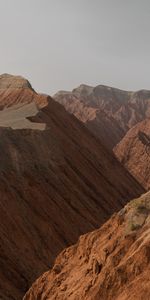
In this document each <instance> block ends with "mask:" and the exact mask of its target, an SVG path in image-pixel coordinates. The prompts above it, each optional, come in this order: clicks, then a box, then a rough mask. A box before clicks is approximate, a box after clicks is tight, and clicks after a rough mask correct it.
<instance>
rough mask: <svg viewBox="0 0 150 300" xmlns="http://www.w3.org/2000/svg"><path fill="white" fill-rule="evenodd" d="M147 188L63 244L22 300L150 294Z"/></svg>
mask: <svg viewBox="0 0 150 300" xmlns="http://www.w3.org/2000/svg"><path fill="white" fill-rule="evenodd" d="M149 233H150V192H149V193H147V194H145V195H143V196H141V197H140V198H139V199H134V200H133V201H131V202H130V203H129V204H127V205H126V206H125V208H123V209H122V210H121V211H120V212H119V213H116V214H114V215H113V216H112V217H111V218H110V220H109V221H108V222H107V223H105V224H104V225H103V226H102V227H101V228H100V229H98V230H96V231H93V232H91V233H88V234H86V235H83V236H81V237H80V239H79V241H78V243H77V244H76V245H74V246H71V247H70V248H67V249H65V250H64V251H63V252H62V253H61V254H60V255H59V256H58V257H57V259H56V261H55V264H54V266H53V268H52V269H51V270H50V271H49V272H47V273H45V274H44V275H42V276H41V277H40V278H39V279H38V280H37V281H36V282H35V283H34V284H33V285H32V287H31V289H30V290H29V291H28V293H27V294H26V296H25V297H24V300H34V299H40V300H44V299H51V300H53V299H59V300H64V299H69V300H76V299H80V300H106V299H107V300H128V299H130V300H135V299H139V300H140V299H147V300H148V299H150V281H149V275H150V235H149Z"/></svg>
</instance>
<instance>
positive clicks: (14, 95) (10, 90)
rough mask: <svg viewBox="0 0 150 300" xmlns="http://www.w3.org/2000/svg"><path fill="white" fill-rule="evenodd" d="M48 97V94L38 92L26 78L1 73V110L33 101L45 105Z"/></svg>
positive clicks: (41, 105)
mask: <svg viewBox="0 0 150 300" xmlns="http://www.w3.org/2000/svg"><path fill="white" fill-rule="evenodd" d="M47 99H48V97H47V96H43V95H39V94H37V93H36V92H35V91H34V90H33V88H32V86H31V84H30V83H29V81H28V80H26V79H25V78H23V77H21V76H13V75H9V74H3V75H0V110H2V109H3V108H7V107H11V106H13V105H16V104H19V105H20V104H21V103H22V104H29V103H32V102H36V103H37V104H38V106H39V107H43V106H45V105H46V104H47V103H48V100H47Z"/></svg>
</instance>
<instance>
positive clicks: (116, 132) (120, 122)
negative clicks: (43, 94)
mask: <svg viewBox="0 0 150 300" xmlns="http://www.w3.org/2000/svg"><path fill="white" fill-rule="evenodd" d="M54 99H55V100H56V101H58V102H59V103H61V104H62V105H63V106H64V107H65V109H66V110H67V111H69V112H70V113H71V114H74V115H75V116H76V117H77V118H78V119H79V120H81V121H82V122H84V123H85V125H86V126H87V127H88V128H89V129H90V130H91V131H92V132H93V133H94V134H95V135H96V136H97V137H98V138H99V139H100V140H101V142H102V143H103V145H105V146H106V147H108V148H109V149H110V148H111V149H112V148H113V147H114V146H115V145H116V144H117V143H118V142H119V141H120V140H121V139H122V138H123V136H124V135H125V134H126V132H127V131H128V130H129V129H130V128H131V127H133V126H134V125H135V124H137V123H138V122H140V121H142V120H144V119H145V118H147V117H150V91H146V90H141V91H138V92H126V91H121V90H119V89H115V88H111V87H107V86H103V85H99V86H97V87H90V86H86V85H81V86H79V87H78V88H76V89H74V90H73V91H72V92H64V91H60V92H58V93H57V94H56V95H54Z"/></svg>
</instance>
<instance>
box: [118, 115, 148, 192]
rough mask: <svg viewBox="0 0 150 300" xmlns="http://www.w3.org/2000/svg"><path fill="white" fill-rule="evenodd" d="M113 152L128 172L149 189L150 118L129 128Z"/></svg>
mask: <svg viewBox="0 0 150 300" xmlns="http://www.w3.org/2000/svg"><path fill="white" fill-rule="evenodd" d="M145 134H146V137H145V139H144V136H145ZM142 136H143V139H142ZM114 152H115V155H116V156H117V158H118V159H119V160H120V162H121V163H122V164H123V165H124V166H125V167H126V168H127V169H128V170H129V171H130V173H131V174H132V175H133V176H134V177H135V178H136V179H137V180H138V181H139V182H140V183H141V184H142V185H143V186H144V187H145V188H146V189H150V119H146V120H144V121H142V122H140V123H138V124H137V125H136V126H134V127H133V128H131V129H130V130H129V131H128V132H127V134H126V135H125V137H124V138H123V139H122V140H121V142H120V143H119V144H118V145H117V146H116V147H115V148H114Z"/></svg>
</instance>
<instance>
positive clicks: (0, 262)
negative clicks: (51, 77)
mask: <svg viewBox="0 0 150 300" xmlns="http://www.w3.org/2000/svg"><path fill="white" fill-rule="evenodd" d="M4 77H6V78H5V79H6V83H5V82H4V80H3V82H2V84H1V85H0V86H1V88H2V94H0V103H1V105H2V107H5V105H6V106H11V107H10V108H8V109H5V110H4V111H2V112H1V113H0V117H1V120H0V121H1V127H0V153H1V156H0V207H1V209H0V219H1V226H0V237H1V243H0V298H1V299H3V300H10V299H15V300H20V299H21V297H22V296H23V295H24V294H25V292H26V291H27V289H28V288H29V287H30V286H31V284H32V282H33V281H34V280H35V279H36V278H37V277H38V276H39V275H41V274H42V273H43V272H45V271H46V270H48V269H49V267H50V266H51V264H52V262H53V260H54V258H55V257H56V255H57V254H58V253H59V252H60V251H61V250H62V249H63V248H65V247H66V246H67V245H70V244H73V243H74V242H76V240H77V239H78V237H79V235H80V234H83V233H85V232H88V231H91V230H93V229H95V228H97V227H98V226H99V225H100V224H101V223H103V222H104V221H105V220H106V219H107V218H108V217H109V216H110V214H111V213H112V212H114V211H116V210H119V209H120V208H121V207H122V206H123V205H124V204H125V203H126V202H127V200H129V199H130V198H132V197H135V196H137V195H139V194H141V193H142V192H143V189H142V188H141V186H140V185H139V184H138V183H137V182H136V181H135V180H134V179H133V177H132V176H131V175H130V174H129V173H128V172H127V171H125V170H124V168H123V167H122V166H121V165H120V163H119V162H118V161H117V160H116V159H115V157H114V156H113V155H112V154H111V153H110V152H109V151H107V150H106V149H105V148H104V147H103V146H102V145H101V143H100V142H99V140H98V139H96V138H95V137H94V136H93V135H92V134H91V133H90V132H89V131H88V129H86V128H85V127H84V125H83V124H82V123H81V122H79V121H78V120H77V119H76V118H75V117H74V116H71V115H70V114H68V113H67V112H66V111H65V109H64V108H63V107H62V106H61V105H60V104H59V103H57V102H55V101H54V100H53V99H51V98H50V97H46V103H47V105H46V106H44V107H43V108H42V109H40V110H39V108H38V107H37V106H36V105H35V104H34V103H31V102H33V101H34V102H35V103H39V99H40V103H42V106H43V105H44V103H45V102H44V101H45V96H42V95H38V94H37V93H36V92H34V90H33V89H32V88H31V85H29V84H28V83H27V82H26V81H24V80H23V82H24V83H23V82H22V79H21V83H20V78H19V83H16V80H17V82H18V78H17V79H15V77H12V78H11V80H10V78H9V81H8V77H10V76H8V75H7V76H6V75H5V76H4ZM10 81H11V82H12V83H11V85H10ZM8 82H9V85H8ZM20 84H21V87H20ZM24 84H25V86H24ZM26 84H27V86H26ZM4 95H5V97H4ZM16 95H17V97H16ZM31 95H32V96H31ZM30 96H31V97H30ZM7 97H8V98H7ZM4 100H5V101H4ZM2 103H3V104H2ZM17 103H18V104H17ZM29 103H31V106H30V104H29ZM13 104H15V106H12V105H13ZM35 107H36V110H35ZM6 119H7V120H6ZM26 121H28V126H27V127H26V125H27V123H25V122H26ZM14 122H15V126H14ZM16 122H17V126H16ZM6 123H7V124H6ZM43 124H44V127H43V128H42V130H41V127H40V128H39V126H43ZM39 129H40V130H39Z"/></svg>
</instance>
